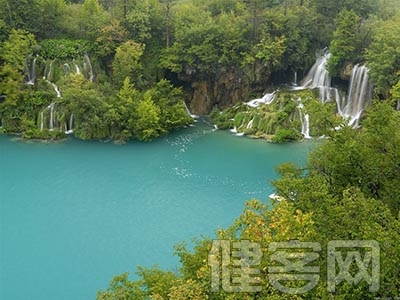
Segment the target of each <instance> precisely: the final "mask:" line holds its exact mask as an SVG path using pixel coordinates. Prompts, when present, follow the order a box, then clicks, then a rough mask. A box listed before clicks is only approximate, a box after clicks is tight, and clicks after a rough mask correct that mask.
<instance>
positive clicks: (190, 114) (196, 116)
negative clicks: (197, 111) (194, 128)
mask: <svg viewBox="0 0 400 300" xmlns="http://www.w3.org/2000/svg"><path fill="white" fill-rule="evenodd" d="M183 104H184V105H185V110H186V113H187V115H188V116H190V117H191V118H193V119H198V118H199V116H198V115H194V114H192V113H191V112H190V110H189V107H188V106H187V105H186V102H185V101H183Z"/></svg>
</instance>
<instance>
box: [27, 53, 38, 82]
mask: <svg viewBox="0 0 400 300" xmlns="http://www.w3.org/2000/svg"><path fill="white" fill-rule="evenodd" d="M37 59H38V55H36V56H35V58H34V59H33V60H32V66H30V63H29V60H30V57H27V59H26V66H25V69H26V71H25V72H26V76H27V84H31V85H34V84H35V80H36V62H37Z"/></svg>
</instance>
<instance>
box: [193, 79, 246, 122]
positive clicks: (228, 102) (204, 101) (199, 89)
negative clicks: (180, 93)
mask: <svg viewBox="0 0 400 300" xmlns="http://www.w3.org/2000/svg"><path fill="white" fill-rule="evenodd" d="M248 93H249V84H248V82H247V80H245V79H244V76H242V74H238V73H235V72H227V73H222V74H219V75H217V76H216V79H215V80H202V81H195V82H193V83H192V93H191V97H190V101H189V108H190V111H191V112H192V113H194V114H196V115H206V114H208V113H210V111H211V110H212V109H213V108H214V106H216V105H217V106H218V107H219V108H220V109H224V108H227V107H229V106H232V105H234V104H236V103H238V102H241V101H243V99H247V96H248Z"/></svg>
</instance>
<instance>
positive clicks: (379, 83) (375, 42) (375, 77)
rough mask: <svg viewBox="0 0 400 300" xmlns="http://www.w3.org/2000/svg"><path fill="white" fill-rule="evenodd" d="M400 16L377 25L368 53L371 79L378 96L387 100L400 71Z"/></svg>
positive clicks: (367, 58)
mask: <svg viewBox="0 0 400 300" xmlns="http://www.w3.org/2000/svg"><path fill="white" fill-rule="evenodd" d="M398 45H400V15H398V16H396V17H394V18H391V19H389V20H387V21H384V22H379V23H377V24H376V25H375V30H374V32H373V36H372V44H371V46H370V47H369V48H368V49H367V51H366V60H367V61H366V63H367V65H368V67H369V68H370V72H369V77H370V79H371V81H372V83H373V84H374V89H375V92H376V93H377V94H380V95H383V97H385V98H387V96H388V93H389V90H390V88H391V87H392V86H394V85H395V84H396V83H397V81H398V77H397V72H398V71H399V70H400V68H399V64H398V62H399V61H400V48H399V47H398Z"/></svg>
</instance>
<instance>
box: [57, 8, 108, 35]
mask: <svg viewBox="0 0 400 300" xmlns="http://www.w3.org/2000/svg"><path fill="white" fill-rule="evenodd" d="M62 20H63V23H62V26H63V28H64V34H66V35H67V36H69V37H72V38H74V39H87V40H89V41H91V42H95V40H96V38H97V36H98V35H99V32H100V29H101V28H103V27H104V26H105V25H106V24H109V23H110V21H111V17H110V15H109V13H108V12H106V11H105V10H104V8H103V7H102V6H101V5H100V3H99V2H98V0H85V1H84V2H83V4H71V5H68V6H67V8H66V11H65V15H64V17H63V19H62Z"/></svg>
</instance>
